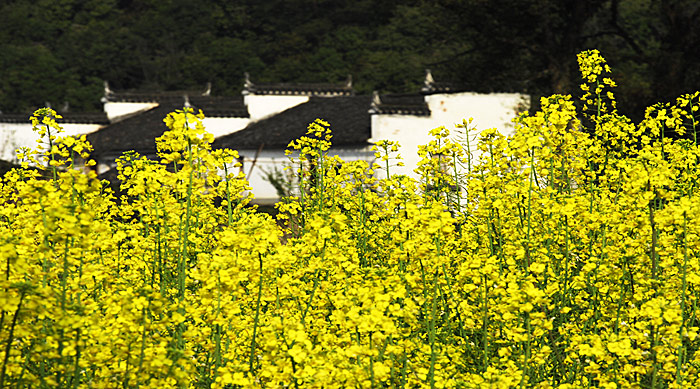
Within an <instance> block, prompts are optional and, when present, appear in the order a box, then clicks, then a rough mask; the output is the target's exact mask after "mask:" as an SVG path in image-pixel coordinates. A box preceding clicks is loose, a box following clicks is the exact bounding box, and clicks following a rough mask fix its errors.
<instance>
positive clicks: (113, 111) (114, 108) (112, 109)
mask: <svg viewBox="0 0 700 389" xmlns="http://www.w3.org/2000/svg"><path fill="white" fill-rule="evenodd" d="M157 106H158V103H124V102H112V101H108V102H105V103H104V111H105V113H106V114H107V119H109V121H110V122H114V121H118V120H119V119H122V118H124V117H126V116H127V115H130V114H134V113H136V112H143V111H147V110H149V109H151V108H155V107H157Z"/></svg>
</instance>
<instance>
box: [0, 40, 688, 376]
mask: <svg viewBox="0 0 700 389" xmlns="http://www.w3.org/2000/svg"><path fill="white" fill-rule="evenodd" d="M579 61H580V63H581V67H582V72H583V78H584V81H585V82H586V83H587V84H591V83H593V84H595V83H596V82H598V80H599V79H600V76H601V75H602V74H603V73H604V72H606V71H607V70H608V69H607V68H606V66H607V65H605V64H604V61H603V59H602V57H600V56H599V54H597V53H595V52H588V53H582V55H581V56H580V57H579ZM601 83H602V84H604V85H607V86H614V83H612V82H606V81H604V80H601ZM595 88H596V89H597V88H598V86H596V87H595ZM596 89H594V90H593V93H594V94H593V95H590V96H587V97H585V99H589V98H590V99H591V101H592V102H595V101H596V99H599V98H601V97H600V96H599V95H600V92H602V89H601V91H597V90H596ZM591 96H592V97H591ZM606 97H608V98H609V99H611V100H613V96H612V95H610V96H606ZM613 101H614V100H613ZM584 102H585V101H584ZM588 105H589V106H590V105H591V104H588ZM699 106H700V99H699V98H698V94H697V93H696V94H692V95H686V96H682V97H680V98H679V99H678V100H677V101H676V102H675V103H674V104H673V105H671V104H667V105H657V106H655V107H652V108H650V109H649V110H648V111H647V115H646V118H645V120H644V121H643V122H642V123H640V124H634V123H632V122H631V121H630V120H629V119H627V118H625V117H623V116H620V115H618V114H617V113H616V112H615V111H614V110H613V111H612V112H608V111H607V110H605V109H604V105H603V104H602V103H601V104H600V105H599V107H600V109H599V110H598V109H597V110H595V111H588V113H587V114H585V115H583V114H581V113H579V112H577V110H576V107H575V105H574V103H573V101H572V99H571V97H570V96H560V95H555V96H551V97H547V98H543V99H542V100H541V106H540V109H539V110H538V111H537V112H536V113H534V114H528V113H525V114H523V115H521V116H520V117H519V118H517V119H516V120H515V123H516V131H515V133H514V134H513V135H512V136H508V137H506V136H504V135H502V134H501V133H499V132H498V131H497V130H496V129H484V130H482V131H481V132H480V134H479V142H478V144H476V145H474V144H472V145H469V144H466V145H465V144H464V143H463V142H462V141H461V140H460V139H467V140H469V139H473V138H471V134H470V132H471V131H473V130H474V129H473V128H471V125H470V122H468V121H466V120H465V121H464V122H463V123H462V124H460V125H458V126H457V128H456V132H457V133H459V132H460V131H463V132H465V133H466V137H462V138H459V137H455V136H454V135H453V134H451V133H450V131H449V130H448V129H447V128H445V127H439V128H436V129H434V130H433V131H432V132H431V133H432V135H433V136H434V140H433V141H431V142H430V143H429V144H427V145H425V146H423V147H421V148H420V151H419V152H420V155H421V156H422V161H421V162H420V164H419V166H418V167H417V170H416V173H417V175H418V176H419V177H420V179H418V180H414V179H412V178H410V177H407V176H401V175H393V174H391V172H390V168H391V166H395V165H397V164H398V163H400V157H399V156H398V155H397V153H398V151H399V145H398V144H397V143H396V142H394V141H377V142H376V144H375V147H374V149H373V151H375V153H376V154H375V156H376V159H377V162H378V164H370V163H368V162H365V161H354V162H345V161H342V160H340V159H339V158H337V157H331V156H329V154H328V153H329V148H330V140H331V131H330V125H329V124H328V123H326V122H324V121H322V120H317V121H315V122H314V123H311V124H310V125H309V132H308V134H307V136H305V137H302V138H301V139H299V140H297V141H295V142H292V143H291V144H290V146H289V155H290V158H291V161H292V164H291V169H292V170H293V172H294V174H295V175H296V176H297V177H298V178H299V183H298V187H296V188H295V192H294V193H293V194H292V195H291V196H289V197H288V198H285V199H284V201H282V202H280V203H279V205H278V212H279V213H278V215H277V216H275V217H272V216H270V215H268V214H265V213H261V212H257V210H256V208H255V207H253V206H250V205H249V201H250V198H249V197H248V195H247V194H248V193H250V192H249V189H250V188H249V187H248V184H247V182H246V180H245V176H244V175H243V174H242V173H238V174H236V173H232V172H229V170H230V169H231V168H232V166H233V167H235V165H236V161H237V160H238V154H237V153H236V152H235V151H232V150H212V149H211V146H210V145H211V141H212V140H213V139H212V136H211V135H210V134H209V133H207V132H206V131H205V129H204V127H203V126H202V119H203V117H204V116H203V114H202V113H201V112H199V113H195V112H193V111H192V110H191V109H184V110H181V111H176V112H173V113H172V114H170V115H168V117H167V118H165V123H166V124H167V125H168V127H169V129H170V130H169V131H168V132H166V133H165V134H164V135H163V136H162V137H160V138H159V139H157V141H156V144H157V147H158V155H159V160H152V159H148V158H145V157H143V156H140V155H138V154H136V153H133V152H132V153H127V154H125V155H124V156H122V157H121V158H120V159H119V160H118V163H117V165H118V171H119V178H120V180H121V195H119V196H117V195H116V194H114V193H113V192H112V191H111V190H110V189H109V188H108V187H107V185H105V183H103V182H100V181H98V180H97V178H96V177H95V174H94V173H92V172H89V173H84V172H83V171H82V170H79V169H78V168H77V166H80V165H81V163H78V162H79V161H81V160H84V159H86V158H87V152H88V151H89V150H90V146H89V144H87V142H85V140H84V139H82V138H71V137H60V136H58V134H59V132H58V131H59V130H60V125H59V124H58V123H57V122H56V119H60V118H59V117H58V115H56V114H55V112H52V111H50V110H47V109H43V110H39V111H37V112H36V113H35V115H34V117H33V118H32V121H33V124H34V126H35V128H36V130H37V131H38V132H39V134H40V136H41V137H42V139H43V141H44V142H45V143H48V144H50V146H49V147H48V148H42V149H37V150H34V151H31V150H23V156H22V157H23V158H24V159H25V160H26V161H27V164H26V165H25V166H24V167H22V168H18V169H15V170H12V171H10V172H9V173H7V174H6V175H5V176H4V177H3V178H2V179H1V180H0V202H1V203H2V207H0V254H1V255H0V259H1V260H2V266H0V387H2V388H48V387H52V388H53V387H61V388H115V387H121V388H262V387H294V388H302V387H304V388H307V387H308V388H336V387H337V388H374V387H377V388H380V387H391V388H393V387H401V388H419V387H431V388H515V387H519V388H523V387H536V388H589V387H596V388H683V387H700V351H699V350H700V339H699V338H698V328H700V310H699V309H698V306H699V305H700V191H698V192H696V189H698V180H699V179H700V169H698V161H699V158H700V147H698V144H697V141H696V138H695V134H696V126H697V120H698V118H697V117H696V116H697V115H698V113H697V111H698V107H699ZM589 125H590V126H589ZM683 136H685V137H686V138H690V139H683V138H682V137H683ZM475 147H478V151H479V155H480V157H479V158H472V151H473V150H472V149H474V148H475ZM30 165H31V167H30ZM378 169H384V170H386V172H385V173H386V177H381V178H378V177H377V175H375V174H374V173H375V171H377V170H378ZM44 171H46V172H48V173H49V174H42V173H43V172H44Z"/></svg>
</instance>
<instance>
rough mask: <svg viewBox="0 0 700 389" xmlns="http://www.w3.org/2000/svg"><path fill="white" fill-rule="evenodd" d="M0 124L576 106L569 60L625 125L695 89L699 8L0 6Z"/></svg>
mask: <svg viewBox="0 0 700 389" xmlns="http://www.w3.org/2000/svg"><path fill="white" fill-rule="evenodd" d="M0 26H1V27H0V110H2V111H4V112H27V111H30V110H31V109H33V108H36V107H39V106H43V105H44V104H45V103H46V102H51V103H52V104H53V106H54V107H61V106H63V105H64V104H65V102H68V103H69V104H70V109H71V110H72V111H91V110H100V97H101V96H102V92H103V89H102V81H103V80H108V81H109V82H110V86H111V87H112V89H119V90H124V89H152V90H173V89H202V90H203V89H204V85H205V84H206V83H207V82H211V83H212V85H213V91H212V93H214V94H219V95H226V94H228V95H233V94H237V93H239V92H240V89H241V88H242V85H243V73H244V72H246V71H247V72H249V73H250V74H251V78H252V80H253V82H342V81H344V80H345V79H346V77H347V75H348V74H352V76H353V79H354V86H355V88H356V90H357V91H358V92H360V93H370V92H371V91H372V90H380V91H382V92H409V91H416V90H417V89H418V88H419V86H420V84H421V82H422V79H423V75H424V71H425V69H426V68H430V69H431V70H432V72H433V75H434V77H435V78H436V79H437V80H438V81H455V82H461V83H464V84H466V85H467V86H468V87H469V88H470V89H471V90H474V91H479V92H490V91H497V92H498V91H504V92H525V93H530V94H532V95H533V96H541V95H548V94H551V93H565V94H574V95H578V93H579V92H578V84H579V81H578V72H577V65H576V54H577V53H578V52H580V51H581V50H585V49H591V48H597V49H600V50H601V52H602V54H603V56H605V57H606V58H607V60H608V62H609V64H610V65H611V67H612V68H613V72H614V77H615V79H616V80H617V82H618V84H619V85H620V86H619V88H618V92H617V95H618V98H619V100H620V104H619V106H620V110H621V111H622V112H623V113H625V114H627V115H629V116H630V117H632V118H634V119H638V118H639V117H641V115H642V114H643V109H644V107H645V106H647V105H651V104H653V103H655V102H658V101H669V100H671V99H674V98H675V97H677V96H678V95H679V94H682V93H689V92H693V91H695V90H698V89H700V65H699V64H700V1H699V0H588V1H580V0H406V1H398V0H265V1H260V0H236V1H227V0H199V1H196V2H195V1H186V0H3V1H1V2H0Z"/></svg>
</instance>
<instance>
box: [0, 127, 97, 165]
mask: <svg viewBox="0 0 700 389" xmlns="http://www.w3.org/2000/svg"><path fill="white" fill-rule="evenodd" d="M59 125H60V126H61V127H62V128H63V133H61V135H63V136H68V135H71V136H72V135H83V134H89V133H91V132H95V131H97V130H99V129H100V128H101V127H102V125H100V124H78V123H60V119H59ZM37 139H39V136H38V135H37V133H35V132H34V131H32V125H31V124H30V123H29V117H27V123H0V159H2V160H4V161H8V162H17V154H16V150H17V149H19V148H20V147H29V148H32V149H34V148H36V146H37Z"/></svg>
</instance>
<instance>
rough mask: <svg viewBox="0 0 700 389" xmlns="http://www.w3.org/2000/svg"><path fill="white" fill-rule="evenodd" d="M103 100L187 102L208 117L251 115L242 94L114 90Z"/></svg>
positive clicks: (107, 93)
mask: <svg viewBox="0 0 700 389" xmlns="http://www.w3.org/2000/svg"><path fill="white" fill-rule="evenodd" d="M103 101H108V102H122V103H124V102H126V103H158V104H167V105H174V106H177V105H179V106H180V107H182V106H184V105H186V103H187V102H189V104H191V105H192V106H193V107H195V108H196V109H201V110H202V111H204V114H205V115H206V116H208V117H249V114H248V108H246V106H245V104H244V103H243V97H242V96H236V97H232V96H210V95H202V94H201V93H198V92H187V91H176V92H151V93H141V92H113V91H107V92H106V93H105V97H104V100H103Z"/></svg>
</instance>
